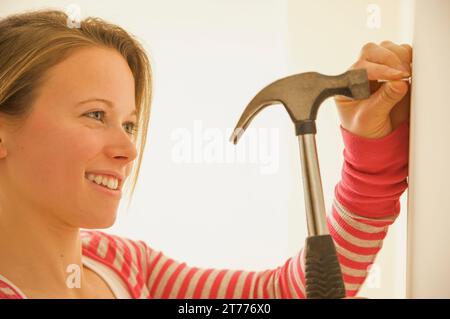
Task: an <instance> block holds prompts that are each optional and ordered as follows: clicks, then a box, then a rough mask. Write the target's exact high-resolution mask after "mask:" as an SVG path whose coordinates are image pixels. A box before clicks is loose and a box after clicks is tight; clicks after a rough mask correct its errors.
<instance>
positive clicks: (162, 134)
mask: <svg viewBox="0 0 450 319" xmlns="http://www.w3.org/2000/svg"><path fill="white" fill-rule="evenodd" d="M74 7H75V8H79V9H80V13H81V16H82V18H84V17H87V16H98V17H101V18H103V19H105V20H108V21H110V22H113V23H116V24H119V25H120V26H122V27H123V28H125V29H126V30H128V31H129V32H131V33H132V34H134V35H135V36H136V37H137V38H138V39H139V40H140V41H141V42H142V43H143V44H144V46H145V48H146V50H147V52H148V54H149V56H150V59H151V63H152V68H153V77H154V88H153V103H152V115H151V120H150V130H149V135H148V140H147V148H146V152H145V155H144V159H143V166H142V168H141V175H140V178H139V181H138V184H137V187H136V191H135V195H134V198H133V202H132V204H131V206H130V209H129V210H128V211H127V210H126V205H125V204H126V200H123V201H122V204H121V206H120V212H119V216H118V220H117V222H116V224H115V226H113V227H112V228H111V229H110V230H108V231H110V232H112V233H115V234H120V235H123V236H126V237H129V238H133V239H142V240H144V241H146V242H147V243H148V245H149V246H150V247H152V248H153V249H156V250H161V251H163V252H164V253H165V254H166V255H167V256H169V257H171V258H174V259H176V260H179V261H184V262H187V263H188V264H189V265H191V266H196V267H215V268H232V269H245V270H265V269H268V268H276V267H278V266H281V265H282V264H283V263H284V262H285V261H286V260H287V259H288V258H289V257H291V256H293V255H295V254H297V253H298V252H299V250H300V248H301V247H303V245H304V241H305V238H306V234H307V228H306V216H305V208H304V199H303V186H302V181H301V173H300V172H301V166H300V157H299V150H298V143H297V138H296V136H295V135H294V127H293V124H292V122H291V120H290V118H289V116H288V114H287V112H286V111H285V109H284V108H283V107H282V106H281V105H278V106H272V107H269V108H267V109H265V111H264V112H262V113H260V114H259V115H258V116H257V117H256V118H255V119H254V120H253V122H252V125H251V126H250V128H249V129H248V130H247V132H246V133H245V134H244V136H243V138H242V140H241V141H240V143H239V144H238V145H237V146H233V145H232V144H231V143H229V142H228V138H229V136H230V133H231V129H232V128H233V127H234V125H235V124H236V122H237V120H238V118H239V116H240V115H241V113H242V111H243V110H244V108H245V106H246V105H247V103H248V102H249V101H250V100H251V99H252V98H253V96H254V95H255V94H256V93H257V92H258V91H259V90H260V89H261V88H263V87H264V86H266V85H267V84H269V83H271V82H273V81H274V80H277V79H279V78H282V77H285V76H288V75H291V74H294V73H302V72H308V71H316V72H320V73H323V74H328V75H335V74H340V73H343V72H344V71H346V70H347V69H348V67H349V66H350V65H351V64H352V63H353V62H355V61H356V59H357V58H358V56H359V52H360V50H361V48H362V46H363V45H364V44H365V43H367V42H375V43H379V42H381V41H383V40H390V41H392V42H395V43H397V44H401V43H409V44H412V37H413V16H414V2H413V1H408V0H396V1H392V0H380V1H364V0H345V1H343V0H342V1H326V0H318V1H306V0H264V1H261V0H246V1H237V0H232V1H211V0H190V1H174V0H165V1H155V0H149V1H132V0H128V1H106V0H101V1H100V0H98V1H87V0H79V1H50V0H35V1H32V2H31V1H23V0H21V1H18V0H2V1H1V2H0V14H1V15H2V16H4V15H8V14H11V13H15V12H22V11H25V10H33V9H42V8H58V9H61V10H66V9H68V8H69V9H70V10H73V8H74ZM317 127H318V134H317V136H316V139H317V148H318V156H319V162H320V168H321V175H322V183H323V189H324V196H325V203H326V207H327V210H328V211H331V204H332V200H333V194H334V188H335V186H336V184H337V183H338V181H339V180H340V174H341V169H342V163H343V155H342V153H343V148H344V146H343V142H342V136H341V132H340V129H339V119H338V116H337V112H336V108H335V105H334V102H333V101H332V99H329V100H327V101H325V102H324V103H323V104H322V106H321V108H320V111H319V114H318V120H317ZM401 207H402V212H401V214H400V217H399V218H398V219H397V221H396V223H395V224H394V225H393V226H392V227H391V228H390V230H389V232H388V236H387V237H386V239H385V242H384V247H383V249H382V250H381V252H380V254H379V255H378V257H377V259H376V262H375V265H374V267H373V269H372V272H371V274H370V275H369V277H368V279H367V280H366V282H365V284H364V287H363V288H362V290H361V291H360V293H359V295H360V296H365V297H369V298H404V297H405V294H406V292H405V289H406V251H407V249H406V228H407V223H406V213H407V211H406V210H407V192H405V193H404V194H403V196H402V198H401Z"/></svg>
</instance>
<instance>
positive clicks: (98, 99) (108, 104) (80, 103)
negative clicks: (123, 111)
mask: <svg viewBox="0 0 450 319" xmlns="http://www.w3.org/2000/svg"><path fill="white" fill-rule="evenodd" d="M89 102H102V103H105V104H106V105H107V106H108V107H110V108H114V103H113V102H111V101H110V100H106V99H102V98H96V97H94V98H91V99H87V100H83V101H80V102H78V103H77V106H79V105H83V104H86V103H89ZM130 115H136V109H135V110H134V111H133V112H131V113H130Z"/></svg>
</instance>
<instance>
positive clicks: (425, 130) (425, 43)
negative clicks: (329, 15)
mask: <svg viewBox="0 0 450 319" xmlns="http://www.w3.org/2000/svg"><path fill="white" fill-rule="evenodd" d="M449 30H450V2H449V1H446V0H433V1H426V2H425V1H416V15H415V24H414V48H415V49H414V63H413V70H414V82H413V86H414V88H413V94H412V96H411V99H412V113H411V148H410V177H409V192H410V194H411V196H410V198H409V201H408V286H407V296H408V297H409V298H450V275H449V274H448V270H449V269H450V249H449V247H448V245H449V243H450V233H449V228H450V214H449V212H450V202H449V201H448V197H449V195H450V186H449V180H450V170H449V168H448V163H449V162H450V147H449V146H450V142H449V136H450V129H449V124H448V123H449V118H450V107H449V102H448V92H449V89H450V79H449V77H448V74H449V72H450V61H449V51H450V37H449V35H448V32H449Z"/></svg>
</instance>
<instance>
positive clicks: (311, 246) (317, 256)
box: [305, 235, 345, 299]
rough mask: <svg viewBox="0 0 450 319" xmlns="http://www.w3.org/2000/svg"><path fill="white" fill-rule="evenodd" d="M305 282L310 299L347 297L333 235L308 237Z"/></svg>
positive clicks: (307, 296) (307, 295)
mask: <svg viewBox="0 0 450 319" xmlns="http://www.w3.org/2000/svg"><path fill="white" fill-rule="evenodd" d="M305 284H306V298H308V299H338V298H344V297H345V286H344V282H343V280H342V272H341V266H340V265H339V260H338V258H337V255H336V248H335V246H334V242H333V238H332V237H331V235H321V236H311V237H307V238H306V244H305Z"/></svg>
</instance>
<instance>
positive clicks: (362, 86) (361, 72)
mask: <svg viewBox="0 0 450 319" xmlns="http://www.w3.org/2000/svg"><path fill="white" fill-rule="evenodd" d="M334 95H344V96H347V97H349V98H353V99H357V100H360V99H367V98H368V97H369V96H370V87H369V80H368V77H367V71H366V70H365V69H355V70H349V71H347V72H345V73H342V74H340V75H334V76H328V75H323V74H320V73H317V72H306V73H300V74H295V75H291V76H288V77H285V78H282V79H280V80H278V81H275V82H273V83H271V84H269V85H268V86H266V87H265V88H263V89H262V90H261V91H260V92H259V93H258V94H257V95H256V96H255V97H254V98H253V100H251V101H250V103H249V104H248V105H247V107H246V108H245V110H244V113H242V115H241V118H240V119H239V121H238V123H237V125H236V128H235V129H234V132H233V134H232V136H231V139H230V140H231V141H232V142H233V143H234V144H236V143H237V142H238V141H239V139H240V137H241V136H242V134H243V133H244V131H245V129H246V128H247V127H248V125H249V124H250V122H251V120H252V119H253V117H254V116H255V115H256V114H257V113H258V112H259V111H261V110H262V109H263V108H265V107H266V106H269V105H271V104H278V103H281V104H283V105H284V107H285V108H286V110H287V112H288V113H289V116H290V117H291V119H292V121H293V122H294V124H295V130H296V135H301V134H315V133H316V127H315V120H316V116H317V111H318V109H319V106H320V104H321V103H322V102H323V101H324V100H325V99H326V98H328V97H330V96H334Z"/></svg>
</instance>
